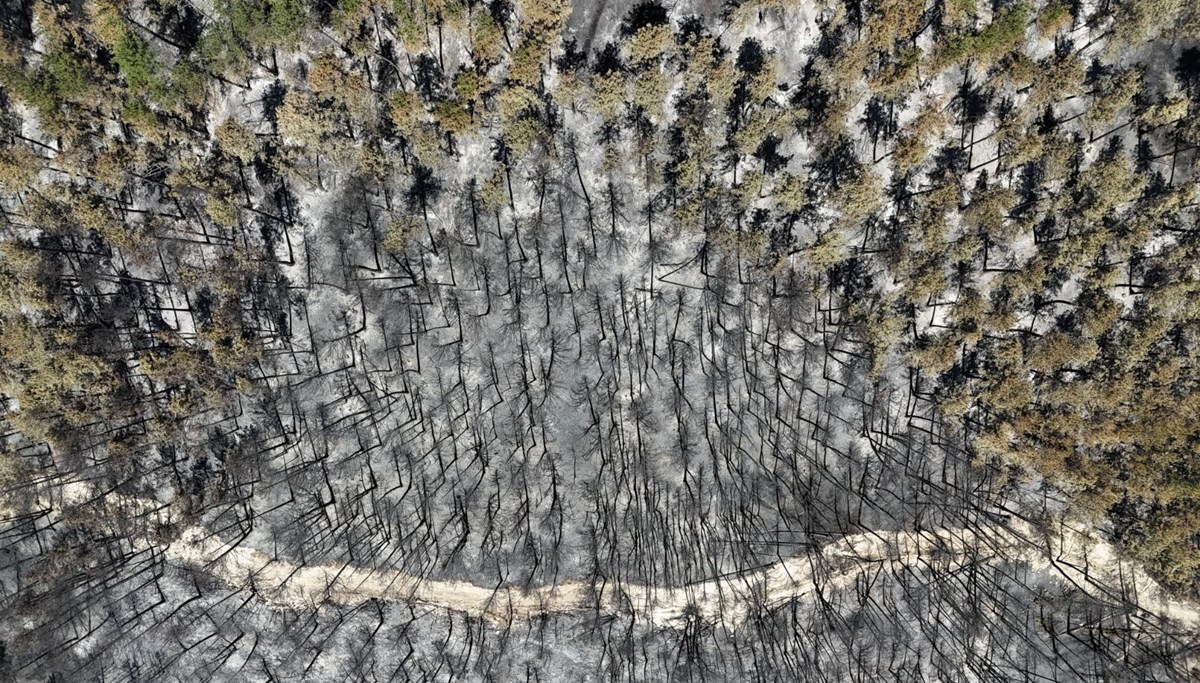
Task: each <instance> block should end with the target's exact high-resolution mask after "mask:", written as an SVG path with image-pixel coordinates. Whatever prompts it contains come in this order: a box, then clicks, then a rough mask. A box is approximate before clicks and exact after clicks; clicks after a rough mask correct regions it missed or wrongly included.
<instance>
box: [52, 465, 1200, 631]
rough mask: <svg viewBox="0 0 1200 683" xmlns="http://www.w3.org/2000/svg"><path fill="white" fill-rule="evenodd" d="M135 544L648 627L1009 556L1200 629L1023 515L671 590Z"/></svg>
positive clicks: (358, 596)
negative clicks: (497, 581)
mask: <svg viewBox="0 0 1200 683" xmlns="http://www.w3.org/2000/svg"><path fill="white" fill-rule="evenodd" d="M39 503H40V504H41V505H44V506H47V507H51V508H56V509H69V508H74V507H78V506H81V505H102V506H105V507H108V508H109V509H110V510H111V511H112V512H113V513H114V514H126V515H128V514H130V513H134V514H138V515H142V516H148V517H150V519H151V521H156V522H160V523H168V522H171V521H173V520H172V519H171V513H170V512H169V509H168V508H166V507H164V506H162V504H161V503H157V502H155V501H150V500H147V499H142V498H135V497H130V496H123V495H119V494H114V493H103V492H100V491H99V490H97V489H96V487H94V486H92V485H91V484H87V483H82V482H75V483H69V484H65V485H63V486H61V487H59V488H58V489H56V490H55V492H54V494H53V500H46V499H44V498H43V499H41V500H40V501H39ZM136 543H137V544H145V545H147V546H149V545H157V546H158V547H159V548H160V550H161V551H162V552H163V553H164V555H165V556H166V557H167V558H168V559H169V560H170V561H172V562H175V563H177V564H180V565H183V566H188V567H192V568H195V569H198V570H202V571H205V572H207V573H209V574H211V575H213V576H215V577H217V578H219V579H221V580H222V581H224V582H226V583H228V584H230V585H232V586H234V587H237V588H241V589H247V590H251V591H253V592H254V593H255V594H256V595H257V596H259V598H261V599H263V600H265V601H266V602H268V603H270V604H273V605H277V606H281V607H287V608H292V609H312V608H314V607H317V606H319V605H321V604H327V603H334V604H340V605H350V606H353V605H358V604H361V603H364V602H366V601H368V600H383V601H389V602H409V603H420V604H424V605H428V606H431V607H438V608H443V609H448V610H453V611H456V612H460V613H463V614H467V615H470V616H472V617H475V618H480V619H485V620H487V621H489V622H492V623H495V624H499V625H503V624H508V623H511V622H514V621H524V620H529V619H533V618H536V617H539V616H544V615H551V614H566V613H573V612H587V611H598V612H601V613H606V614H611V615H628V614H632V615H634V617H635V618H636V619H637V620H638V621H640V622H642V623H645V624H647V625H652V626H671V625H674V624H678V623H680V621H681V620H682V619H684V618H685V616H686V615H688V614H691V615H694V616H698V617H699V618H702V619H704V620H705V621H708V622H711V623H716V622H722V623H724V624H725V625H726V626H729V627H736V626H737V625H738V624H740V623H742V622H743V621H745V620H746V619H747V618H748V617H749V616H750V615H751V614H752V613H753V612H754V611H755V610H756V609H757V608H759V607H762V606H766V607H775V606H779V605H783V604H786V603H788V602H790V601H793V600H804V599H809V598H811V597H812V596H813V595H814V594H816V593H817V592H818V591H820V592H821V593H827V592H830V591H838V590H846V589H849V588H852V587H853V586H854V585H855V581H856V580H857V579H858V578H859V577H860V576H863V575H864V574H867V573H868V572H874V571H878V570H880V569H884V570H892V571H898V570H901V569H904V568H906V567H911V568H922V569H950V568H954V567H958V566H965V565H969V564H973V563H980V562H1012V563H1020V564H1028V565H1030V566H1031V567H1032V568H1033V569H1035V570H1037V571H1043V572H1047V573H1049V574H1051V575H1052V576H1055V577H1056V578H1057V579H1059V580H1061V581H1065V582H1068V583H1070V584H1073V585H1074V586H1076V587H1077V588H1079V589H1080V590H1082V591H1084V592H1087V593H1089V594H1091V595H1093V596H1096V597H1098V598H1101V599H1109V600H1115V599H1122V593H1121V592H1120V591H1121V590H1124V591H1126V594H1129V595H1133V596H1135V599H1136V602H1137V604H1138V605H1139V606H1140V607H1141V608H1142V609H1143V610H1145V611H1146V612H1149V613H1151V614H1154V615H1156V616H1159V617H1162V618H1165V619H1171V620H1174V621H1176V622H1179V623H1180V625H1183V626H1187V627H1189V628H1193V629H1200V611H1198V609H1197V606H1196V605H1194V604H1192V603H1190V602H1187V601H1184V600H1180V599H1177V598H1175V597H1172V596H1171V595H1169V594H1168V593H1167V592H1166V591H1164V590H1163V589H1162V588H1161V587H1159V586H1158V584H1157V583H1155V582H1154V581H1153V580H1152V579H1151V578H1150V577H1149V576H1147V575H1146V573H1145V571H1144V570H1142V568H1141V567H1140V566H1139V565H1137V564H1136V563H1134V562H1130V561H1128V560H1124V559H1122V558H1120V557H1119V556H1118V554H1117V552H1116V550H1115V549H1114V548H1113V547H1112V545H1111V544H1109V543H1107V542H1105V541H1103V540H1100V539H1097V538H1094V537H1092V536H1090V535H1088V534H1085V533H1083V532H1079V531H1072V530H1066V529H1064V530H1062V531H1061V532H1060V533H1058V534H1056V535H1053V536H1051V537H1049V538H1047V537H1046V536H1045V535H1044V534H1040V533H1039V532H1038V531H1037V530H1035V529H1034V528H1033V526H1032V525H1030V524H1029V523H1027V522H1024V521H1021V520H1012V521H1010V522H1008V523H1007V524H1003V525H1001V524H987V525H981V526H980V527H978V528H975V529H964V528H943V529H936V530H929V531H922V532H916V531H886V532H866V533H860V534H852V535H848V536H845V537H843V538H841V539H840V540H837V541H835V542H833V543H830V544H828V545H825V546H824V547H822V548H821V549H820V550H817V551H813V552H809V553H805V554H802V555H797V556H793V557H789V558H786V559H782V560H780V561H779V562H776V563H774V564H772V565H769V566H767V567H764V568H761V569H759V570H756V571H752V572H746V573H743V574H738V575H732V576H726V577H721V578H717V579H712V580H709V581H703V582H699V583H694V584H690V585H686V586H681V587H675V588H667V587H657V586H647V585H641V584H636V583H626V582H622V583H609V584H603V585H596V584H593V583H584V582H581V581H567V582H564V583H560V584H556V585H550V586H543V587H540V588H532V589H525V588H520V587H516V586H502V587H499V588H493V587H484V586H477V585H474V584H470V583H465V582H462V581H449V580H433V579H424V578H421V577H418V576H415V575H412V574H408V573H405V572H402V571H398V570H394V569H369V568H363V567H354V566H351V565H337V564H325V565H308V566H297V565H293V564H290V563H287V562H281V561H278V560H274V559H272V558H271V557H270V556H268V555H267V554H266V553H264V552H262V551H260V550H257V549H255V548H248V547H242V546H240V545H237V544H236V543H230V542H226V541H223V540H221V539H220V538H219V537H217V536H216V535H214V534H212V533H211V532H210V531H208V530H207V529H205V528H203V527H201V526H194V525H193V526H187V527H185V528H184V529H183V530H182V531H181V533H179V535H178V536H176V537H175V540H173V541H171V542H170V543H168V544H165V545H163V544H155V543H154V542H153V541H150V540H146V539H137V540H136ZM1118 587H1124V588H1123V589H1121V588H1118Z"/></svg>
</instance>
